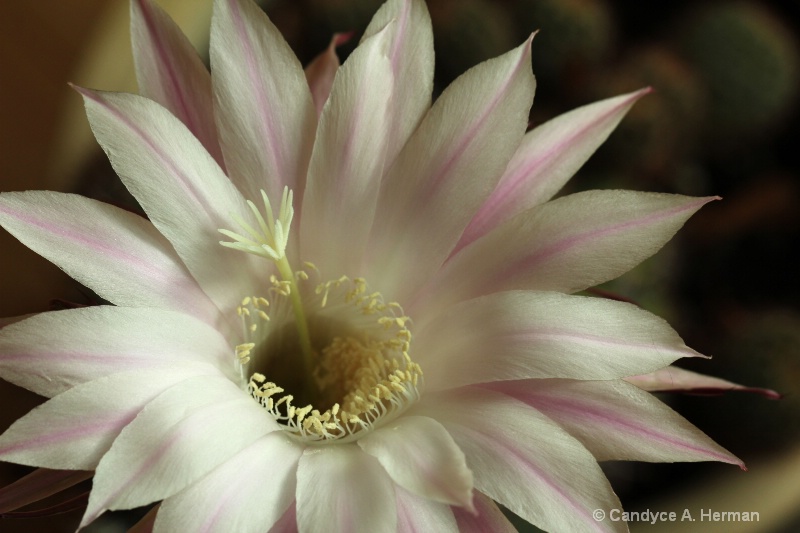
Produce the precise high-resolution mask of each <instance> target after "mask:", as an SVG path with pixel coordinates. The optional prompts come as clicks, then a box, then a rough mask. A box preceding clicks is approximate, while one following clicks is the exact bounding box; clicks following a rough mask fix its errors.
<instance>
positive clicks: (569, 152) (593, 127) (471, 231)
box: [455, 89, 650, 251]
mask: <svg viewBox="0 0 800 533" xmlns="http://www.w3.org/2000/svg"><path fill="white" fill-rule="evenodd" d="M649 92H650V89H642V90H640V91H636V92H633V93H630V94H624V95H622V96H617V97H616V98H609V99H607V100H603V101H601V102H595V103H593V104H590V105H587V106H583V107H579V108H578V109H575V110H573V111H570V112H568V113H564V114H563V115H560V116H558V117H556V118H554V119H553V120H550V121H549V122H545V123H544V124H542V125H541V126H539V127H537V128H535V129H533V130H532V131H530V132H528V133H526V134H525V137H524V138H523V139H522V143H521V144H520V146H519V148H517V152H516V153H515V154H514V157H512V158H511V162H509V164H508V167H507V168H506V171H505V173H504V174H503V177H501V178H500V182H499V183H498V184H497V187H496V188H495V190H494V191H493V192H492V194H491V196H489V198H488V199H487V200H486V202H485V203H484V204H483V205H482V206H481V208H480V210H478V212H477V213H476V214H475V216H474V217H473V218H472V220H471V221H470V223H469V226H467V229H466V230H464V235H462V236H461V240H460V241H459V243H458V246H457V247H456V250H455V251H458V250H460V249H461V248H463V247H464V246H466V245H467V244H469V243H471V242H472V241H474V240H475V239H477V238H478V237H480V236H482V235H484V234H486V233H488V232H489V231H491V230H492V229H493V228H495V227H497V226H498V225H500V224H501V223H503V222H505V221H506V220H508V219H510V218H512V217H513V216H514V215H516V214H518V213H521V212H522V211H524V210H526V209H528V208H530V207H533V206H535V205H538V204H541V203H543V202H546V201H547V200H549V199H550V198H552V197H553V195H554V194H555V193H557V192H558V191H559V189H561V187H562V186H563V185H564V184H565V183H566V182H567V180H569V179H570V178H571V177H572V176H573V174H575V172H577V171H578V169H579V168H580V167H581V166H583V164H584V163H585V162H586V160H587V159H589V157H590V156H591V155H592V154H593V153H594V151H595V150H597V148H598V147H599V146H600V145H601V144H603V142H604V141H605V140H606V139H607V138H608V136H609V134H610V133H611V132H612V131H614V128H616V127H617V124H619V121H620V120H622V117H623V116H625V113H627V112H628V110H629V109H630V108H631V107H632V106H633V104H634V103H636V101H637V100H638V99H639V98H641V97H642V96H644V95H645V94H647V93H649Z"/></svg>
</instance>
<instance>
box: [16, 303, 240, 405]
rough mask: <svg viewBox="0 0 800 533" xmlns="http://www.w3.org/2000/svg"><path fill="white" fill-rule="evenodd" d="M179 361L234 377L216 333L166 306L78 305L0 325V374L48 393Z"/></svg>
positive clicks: (229, 357)
mask: <svg viewBox="0 0 800 533" xmlns="http://www.w3.org/2000/svg"><path fill="white" fill-rule="evenodd" d="M183 361H194V362H198V363H209V364H211V365H213V366H215V367H216V368H217V369H218V370H219V371H220V372H222V373H223V374H225V375H227V376H228V378H229V379H231V380H235V379H238V377H239V376H238V373H237V372H236V371H235V370H236V369H235V367H234V364H235V357H234V354H233V348H232V347H231V346H230V345H229V344H228V343H227V341H226V340H225V339H224V338H223V337H222V335H220V334H219V332H217V331H216V330H215V329H213V328H211V327H210V326H208V325H206V324H204V323H202V322H200V321H198V320H197V319H195V318H192V317H190V316H188V315H182V314H179V313H175V312H172V311H161V310H157V309H141V308H127V307H113V306H105V305H104V306H95V307H85V308H82V309H69V310H65V311H53V312H50V313H41V314H39V315H36V316H33V317H31V318H29V319H28V320H24V321H22V322H18V323H16V324H12V325H10V326H8V327H6V328H3V329H2V330H0V376H2V377H3V379H6V380H8V381H10V382H11V383H14V384H16V385H19V386H20V387H25V388H26V389H28V390H31V391H33V392H35V393H37V394H41V395H43V396H48V397H52V396H55V395H56V394H59V393H61V392H64V391H65V390H67V389H69V388H71V387H74V386H75V385H79V384H81V383H84V382H86V381H92V380H95V379H98V378H101V377H103V376H107V375H109V374H115V373H117V372H123V371H132V370H147V369H156V368H159V367H164V368H169V367H173V366H175V365H176V364H180V363H181V362H183ZM32 368H42V369H47V371H46V372H31V369H32Z"/></svg>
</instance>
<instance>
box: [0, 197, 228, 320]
mask: <svg viewBox="0 0 800 533" xmlns="http://www.w3.org/2000/svg"><path fill="white" fill-rule="evenodd" d="M0 224H2V225H3V227H4V228H6V229H7V230H8V231H9V232H10V233H11V234H12V235H14V236H15V237H17V238H18V239H19V240H20V241H21V242H22V243H23V244H25V246H27V247H29V248H30V249H31V250H33V251H34V252H36V253H38V254H39V255H41V256H42V257H44V258H46V259H47V260H49V261H51V262H53V263H54V264H56V265H57V266H58V267H59V268H61V269H62V270H64V271H65V272H66V273H67V274H69V275H70V276H71V277H72V278H74V279H75V280H76V281H78V282H80V283H82V284H83V285H85V286H87V287H89V288H90V289H92V290H93V291H94V292H96V293H97V294H99V295H100V296H101V297H102V298H105V299H106V300H108V301H110V302H112V303H114V304H117V305H124V306H131V307H157V308H160V309H173V310H177V311H182V312H184V313H187V314H191V315H194V316H196V317H198V318H200V319H202V320H205V321H208V322H213V321H214V320H215V319H216V318H217V314H218V311H217V309H216V308H215V306H214V304H213V303H212V302H211V301H210V300H209V299H208V297H207V296H206V295H205V293H204V292H203V291H202V290H201V289H200V287H199V286H198V285H197V282H196V281H195V280H194V278H192V276H191V274H189V272H188V271H187V270H186V267H185V266H184V265H183V263H182V262H181V260H180V258H179V257H178V255H177V254H176V253H175V250H174V249H173V248H172V246H171V245H170V244H169V242H168V241H167V240H166V239H165V238H164V237H163V236H162V235H161V234H160V233H159V232H158V230H156V228H155V227H154V226H153V224H151V223H150V222H149V221H147V220H145V219H144V218H142V217H140V216H138V215H135V214H133V213H129V212H127V211H125V210H123V209H120V208H118V207H114V206H112V205H108V204H104V203H102V202H98V201H96V200H90V199H89V198H84V197H82V196H78V195H76V194H64V193H57V192H49V191H29V192H21V193H19V192H10V193H3V194H2V195H0Z"/></svg>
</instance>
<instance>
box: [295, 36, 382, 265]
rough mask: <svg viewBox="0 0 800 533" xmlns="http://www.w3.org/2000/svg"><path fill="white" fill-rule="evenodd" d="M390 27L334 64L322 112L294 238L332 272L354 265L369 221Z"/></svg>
mask: <svg viewBox="0 0 800 533" xmlns="http://www.w3.org/2000/svg"><path fill="white" fill-rule="evenodd" d="M390 29H391V28H390V27H387V28H385V29H384V30H383V31H381V32H379V33H376V34H375V35H374V36H372V37H370V38H369V39H367V40H366V41H364V42H363V43H362V44H361V46H359V47H358V48H356V50H355V51H354V52H353V53H352V55H351V56H350V57H349V58H348V59H347V62H345V64H344V65H343V66H342V67H341V68H340V69H339V73H338V74H337V75H336V80H335V81H334V83H333V89H332V92H331V95H330V99H329V100H328V103H327V104H326V105H325V108H324V109H323V111H322V116H321V117H320V122H319V128H318V130H317V138H316V142H315V144H314V152H313V155H312V156H311V164H310V167H309V171H308V183H307V185H306V192H305V196H304V197H303V212H304V215H303V217H302V221H301V228H300V231H301V236H300V239H301V241H300V244H301V256H302V257H309V258H310V257H313V258H314V261H315V264H316V266H317V267H318V268H319V269H321V272H323V273H324V274H327V275H328V276H330V277H333V276H338V275H340V273H341V272H349V273H351V275H355V274H357V273H358V272H359V271H360V269H361V256H362V252H361V251H362V250H363V249H364V248H365V247H366V245H367V238H368V236H369V230H370V227H371V226H372V217H373V213H374V212H375V202H376V198H377V195H378V188H379V186H380V179H379V178H380V176H381V174H382V173H383V165H384V154H385V144H386V136H387V133H388V131H389V130H387V128H386V122H387V120H388V118H389V102H390V101H391V98H392V72H391V65H390V62H389V57H388V55H387V53H388V50H389V44H390V42H389V38H390V37H391V31H390ZM345 242H346V243H348V245H347V246H343V245H342V243H345Z"/></svg>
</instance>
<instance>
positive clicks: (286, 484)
mask: <svg viewBox="0 0 800 533" xmlns="http://www.w3.org/2000/svg"><path fill="white" fill-rule="evenodd" d="M302 452H303V448H302V447H301V446H299V445H297V444H296V443H293V442H292V441H290V440H289V439H288V438H287V437H286V436H285V435H284V434H283V433H282V432H280V431H276V432H273V433H269V434H268V435H266V436H264V437H262V438H260V439H258V440H257V441H255V442H254V443H253V444H251V445H250V446H248V447H247V448H245V449H243V450H242V451H241V452H239V453H238V454H236V455H235V456H233V457H231V458H230V459H229V460H228V461H226V462H225V463H223V464H222V465H220V466H219V467H217V468H216V469H215V470H214V471H212V472H211V473H210V474H208V475H207V476H206V477H204V478H203V479H201V480H200V481H198V482H197V483H194V484H193V485H191V486H189V487H188V488H186V489H185V490H183V491H181V492H179V493H178V494H176V495H175V496H171V497H169V498H167V499H166V500H164V503H162V504H161V510H160V511H159V512H158V519H157V520H156V524H155V528H154V531H155V533H159V532H164V533H171V532H174V531H203V532H208V533H211V532H219V533H228V532H233V531H235V532H236V533H248V532H253V533H263V532H264V531H267V530H269V528H271V527H272V525H273V524H274V523H275V522H276V521H277V520H278V519H279V518H280V517H281V516H282V515H283V513H284V512H285V511H286V509H287V508H288V507H289V504H291V503H292V501H294V494H295V486H296V479H295V477H296V476H295V474H296V470H297V462H298V460H299V459H300V455H301V454H302ZM198 509H203V512H202V513H198V512H197V511H198Z"/></svg>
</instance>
